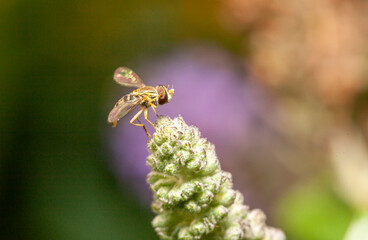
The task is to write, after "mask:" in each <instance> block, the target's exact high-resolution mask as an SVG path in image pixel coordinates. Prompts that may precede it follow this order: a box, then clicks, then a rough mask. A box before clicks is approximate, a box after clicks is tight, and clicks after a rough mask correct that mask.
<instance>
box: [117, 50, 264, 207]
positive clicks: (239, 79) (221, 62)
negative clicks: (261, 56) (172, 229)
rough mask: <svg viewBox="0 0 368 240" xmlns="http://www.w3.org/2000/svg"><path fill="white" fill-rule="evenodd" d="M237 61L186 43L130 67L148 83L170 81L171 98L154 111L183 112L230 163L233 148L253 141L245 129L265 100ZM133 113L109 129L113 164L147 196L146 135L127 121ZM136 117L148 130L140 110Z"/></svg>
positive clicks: (155, 83)
mask: <svg viewBox="0 0 368 240" xmlns="http://www.w3.org/2000/svg"><path fill="white" fill-rule="evenodd" d="M236 66H237V65H236V62H235V60H234V58H233V57H232V56H230V54H228V53H227V52H225V51H223V50H220V49H218V48H216V47H209V46H196V47H193V46H191V47H183V48H180V49H177V50H176V51H174V52H172V53H171V54H169V55H167V56H164V57H162V58H161V59H154V60H153V61H149V62H147V63H145V64H143V66H142V67H141V68H139V69H135V71H136V72H137V73H138V74H139V75H140V77H141V78H142V79H143V81H144V82H145V83H146V84H147V85H152V86H156V85H158V84H163V85H167V84H170V86H173V87H174V88H175V94H174V96H173V100H172V101H171V102H170V103H168V104H166V105H163V106H158V108H157V112H158V114H160V115H168V116H170V117H172V118H173V117H177V116H178V115H179V114H180V115H182V116H183V118H184V120H185V121H186V122H187V123H188V124H190V125H195V126H197V127H198V128H199V129H200V131H201V132H202V135H203V136H204V137H206V138H208V140H209V141H211V142H212V143H214V144H215V146H216V152H217V154H218V156H219V158H220V160H221V161H222V162H224V161H226V162H227V163H229V162H231V161H232V160H233V159H234V158H235V156H234V155H235V154H234V153H233V152H236V151H234V149H241V148H244V147H243V146H245V145H247V143H248V142H249V141H251V140H252V135H253V134H250V133H249V132H250V131H252V130H251V129H252V127H253V126H254V124H255V122H256V121H257V120H256V119H257V114H258V113H257V112H258V111H260V110H262V109H264V105H265V104H264V103H262V102H261V99H262V98H261V97H260V96H259V94H260V93H259V90H258V89H257V88H256V87H255V86H253V85H252V84H251V83H250V82H249V81H244V80H245V76H244V74H243V73H242V72H241V71H240V69H238V68H237V67H236ZM149 111H151V114H150V116H149V119H151V120H152V121H154V120H155V116H154V114H153V113H152V110H149ZM134 112H135V111H134ZM132 116H133V114H132V113H131V114H130V115H129V116H127V117H126V118H124V119H122V120H120V121H119V123H118V125H117V128H116V129H113V131H112V132H111V137H110V141H111V146H112V152H113V154H114V159H115V162H114V166H113V168H114V170H115V171H116V175H117V176H118V178H119V179H120V180H121V181H123V182H129V184H131V185H132V186H133V189H134V190H136V191H138V193H139V195H140V196H142V197H144V198H145V199H146V200H150V198H151V193H150V191H149V188H148V184H146V182H145V179H146V175H147V173H148V172H149V167H148V166H146V164H145V159H146V157H147V156H148V151H147V149H146V146H145V142H146V140H147V137H146V134H145V132H144V131H143V130H142V129H141V128H138V127H134V126H132V125H130V124H129V120H130V118H131V117H132ZM140 120H141V121H142V122H143V123H145V125H146V126H147V127H148V128H149V130H150V132H151V133H152V132H153V129H152V128H151V127H150V126H149V123H146V122H145V120H144V118H143V115H142V116H141V117H140ZM237 152H240V150H238V151H237ZM224 165H225V166H226V165H227V164H226V163H224Z"/></svg>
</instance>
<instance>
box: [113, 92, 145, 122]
mask: <svg viewBox="0 0 368 240" xmlns="http://www.w3.org/2000/svg"><path fill="white" fill-rule="evenodd" d="M140 100H141V98H140V97H139V96H136V95H132V94H131V93H130V94H127V95H124V96H123V97H122V98H121V99H120V100H119V101H118V102H117V103H116V104H115V106H114V108H113V109H112V110H111V112H110V113H109V116H108V118H107V122H108V123H110V124H112V125H113V126H115V125H116V122H117V121H119V119H121V118H122V117H124V116H125V115H127V114H128V113H130V112H131V111H132V110H133V109H134V108H135V107H137V106H138V105H139V104H140Z"/></svg>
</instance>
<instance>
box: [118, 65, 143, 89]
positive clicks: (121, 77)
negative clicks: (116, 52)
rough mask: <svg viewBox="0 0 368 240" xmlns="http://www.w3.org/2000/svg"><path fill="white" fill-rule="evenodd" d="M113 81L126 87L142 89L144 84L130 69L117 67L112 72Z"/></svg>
mask: <svg viewBox="0 0 368 240" xmlns="http://www.w3.org/2000/svg"><path fill="white" fill-rule="evenodd" d="M114 80H115V81H116V82H117V83H118V84H120V85H123V86H126V87H137V88H139V87H143V86H145V84H144V83H143V82H142V80H141V78H140V77H139V76H138V75H137V74H136V73H135V72H134V71H133V70H132V69H130V68H127V67H119V68H118V69H116V70H115V72H114Z"/></svg>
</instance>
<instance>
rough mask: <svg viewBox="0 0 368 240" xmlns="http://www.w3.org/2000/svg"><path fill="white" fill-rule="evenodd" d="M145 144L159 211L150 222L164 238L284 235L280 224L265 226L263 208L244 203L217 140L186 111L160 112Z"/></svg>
mask: <svg viewBox="0 0 368 240" xmlns="http://www.w3.org/2000/svg"><path fill="white" fill-rule="evenodd" d="M147 147H148V150H149V151H150V153H151V155H149V156H148V157H147V164H148V165H149V166H150V167H151V168H152V172H150V173H149V174H148V176H147V182H148V183H149V184H150V188H151V190H152V191H153V198H154V200H153V203H152V209H153V211H154V212H155V213H156V214H157V216H156V217H155V218H154V219H153V221H152V225H153V227H154V228H155V230H156V232H157V234H158V235H159V237H160V238H161V239H162V240H176V239H178V240H184V239H185V240H191V239H206V240H209V239H213V240H215V239H216V240H227V239H229V240H237V239H242V240H261V239H263V240H284V239H285V235H284V233H283V232H282V231H281V230H278V229H275V228H272V227H268V226H266V224H265V220H266V216H265V214H264V213H263V212H262V211H261V210H259V209H255V210H250V209H249V207H248V206H246V205H244V204H243V196H242V195H241V193H240V192H238V191H235V190H233V189H232V187H233V184H232V179H231V174H230V173H228V172H225V171H222V170H221V167H220V163H219V160H218V158H217V156H216V153H215V147H214V145H213V144H211V143H209V142H208V141H207V139H205V138H201V135H200V132H199V131H198V129H197V128H196V127H193V126H188V125H187V124H186V123H185V122H184V120H183V118H182V117H180V116H179V117H178V118H175V119H173V120H172V119H170V118H169V117H162V116H161V117H159V118H158V119H157V121H156V132H155V133H154V135H153V137H152V138H151V139H149V141H148V143H147Z"/></svg>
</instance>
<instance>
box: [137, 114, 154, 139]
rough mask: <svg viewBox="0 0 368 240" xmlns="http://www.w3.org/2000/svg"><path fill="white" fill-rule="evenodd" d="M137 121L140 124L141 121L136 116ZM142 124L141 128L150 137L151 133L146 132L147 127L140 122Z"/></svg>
mask: <svg viewBox="0 0 368 240" xmlns="http://www.w3.org/2000/svg"><path fill="white" fill-rule="evenodd" d="M137 121H138V122H139V123H140V124H142V123H141V121H139V119H138V118H137ZM142 125H143V129H144V131H145V132H146V134H147V137H148V138H150V137H151V134H150V133H149V132H148V130H147V128H146V126H144V124H142Z"/></svg>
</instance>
